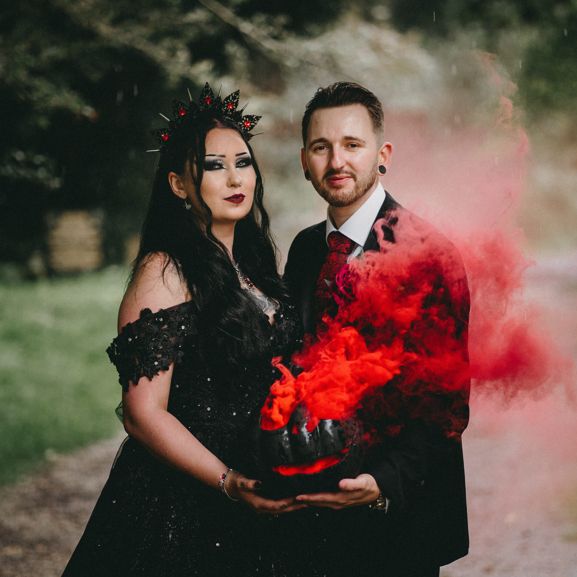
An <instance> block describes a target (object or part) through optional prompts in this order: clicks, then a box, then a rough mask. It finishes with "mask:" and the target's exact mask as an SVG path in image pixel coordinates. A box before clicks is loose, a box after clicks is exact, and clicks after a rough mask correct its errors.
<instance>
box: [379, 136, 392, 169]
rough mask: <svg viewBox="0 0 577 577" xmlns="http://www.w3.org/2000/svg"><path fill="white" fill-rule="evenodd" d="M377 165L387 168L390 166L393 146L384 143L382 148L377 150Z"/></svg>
mask: <svg viewBox="0 0 577 577" xmlns="http://www.w3.org/2000/svg"><path fill="white" fill-rule="evenodd" d="M378 156H379V157H378V163H377V164H379V165H380V164H382V165H384V166H386V167H387V168H388V167H389V165H390V164H391V159H392V157H393V145H392V144H391V143H390V142H385V143H384V144H383V146H381V148H380V149H379V155H378Z"/></svg>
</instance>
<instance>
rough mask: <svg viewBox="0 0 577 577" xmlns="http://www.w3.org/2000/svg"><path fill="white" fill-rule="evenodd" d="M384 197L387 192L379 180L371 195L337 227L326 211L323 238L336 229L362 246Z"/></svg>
mask: <svg viewBox="0 0 577 577" xmlns="http://www.w3.org/2000/svg"><path fill="white" fill-rule="evenodd" d="M386 197H387V193H386V192H385V189H384V188H383V185H382V184H381V183H380V182H379V183H378V184H377V187H376V188H375V190H373V192H372V193H371V196H369V198H367V200H365V202H363V204H362V205H361V206H360V207H359V208H358V209H357V211H356V212H354V213H353V214H352V215H351V216H349V218H347V220H345V222H343V224H342V225H341V227H340V228H338V229H337V228H336V227H335V225H334V224H333V223H332V221H331V219H330V218H329V216H328V213H327V224H326V230H325V239H326V238H327V237H328V236H329V234H330V233H331V232H333V231H335V230H338V231H339V232H340V233H342V234H344V235H345V236H346V237H348V238H350V239H351V240H352V241H353V242H354V243H356V244H357V245H358V246H364V244H365V242H366V241H367V238H368V236H369V233H370V232H371V228H372V227H373V224H374V223H375V220H376V218H377V215H378V214H379V210H380V208H381V206H382V205H383V202H385V198H386Z"/></svg>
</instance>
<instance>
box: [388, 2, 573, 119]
mask: <svg viewBox="0 0 577 577" xmlns="http://www.w3.org/2000/svg"><path fill="white" fill-rule="evenodd" d="M379 4H381V5H386V6H387V7H388V8H389V9H390V15H391V19H392V21H393V23H394V24H395V26H397V27H398V29H399V30H401V31H407V30H410V29H418V30H422V31H423V32H425V33H426V34H427V36H429V37H431V36H433V37H441V38H451V37H455V36H457V35H460V34H461V35H462V34H464V33H471V32H474V31H478V32H480V37H481V46H482V47H483V48H484V49H486V50H489V51H490V52H496V53H497V54H498V55H499V56H500V57H501V58H502V59H503V61H505V62H507V60H508V56H509V54H508V52H509V48H510V42H509V39H510V36H511V35H515V34H519V33H525V35H526V38H527V39H528V40H527V42H526V45H525V46H524V50H523V51H522V54H521V55H520V60H519V62H518V66H517V68H518V69H519V72H518V73H517V74H516V76H517V81H518V83H519V87H520V97H521V99H522V101H523V103H524V104H525V105H526V107H527V108H528V109H529V111H530V112H532V113H533V114H534V115H541V114H545V113H547V112H548V111H549V110H550V109H557V110H561V111H566V112H571V111H572V109H573V107H574V100H575V96H574V95H575V91H576V90H577V42H576V41H575V37H576V35H577V1H576V0H552V1H551V2H540V1H538V0H471V1H469V2H462V1H460V0H432V1H427V0H384V1H381V2H380V3H379ZM509 64H510V67H511V68H512V64H513V63H511V62H509Z"/></svg>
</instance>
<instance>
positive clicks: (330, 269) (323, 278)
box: [315, 231, 355, 323]
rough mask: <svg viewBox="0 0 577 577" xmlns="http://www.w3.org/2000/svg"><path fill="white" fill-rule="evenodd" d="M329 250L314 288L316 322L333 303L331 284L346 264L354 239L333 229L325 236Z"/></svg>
mask: <svg viewBox="0 0 577 577" xmlns="http://www.w3.org/2000/svg"><path fill="white" fill-rule="evenodd" d="M327 242H328V245H329V252H328V253H327V258H326V260H325V262H324V264H323V266H322V267H321V270H320V273H319V278H318V279H317V285H316V289H315V309H316V318H317V323H319V322H320V321H321V320H322V317H323V315H324V314H325V313H326V312H329V311H330V310H331V309H332V308H333V305H334V300H333V285H334V281H335V278H336V276H337V274H338V272H339V271H340V270H341V268H343V266H345V264H347V257H348V256H349V253H350V252H351V249H352V248H353V246H354V244H355V243H354V241H352V240H351V239H350V238H348V237H346V236H345V235H344V234H343V233H341V232H338V231H333V232H331V233H330V234H329V236H328V238H327Z"/></svg>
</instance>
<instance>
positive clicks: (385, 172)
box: [379, 164, 387, 174]
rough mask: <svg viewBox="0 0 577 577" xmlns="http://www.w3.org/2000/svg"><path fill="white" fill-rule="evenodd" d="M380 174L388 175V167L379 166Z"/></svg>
mask: <svg viewBox="0 0 577 577" xmlns="http://www.w3.org/2000/svg"><path fill="white" fill-rule="evenodd" d="M379 172H380V173H381V174H387V167H386V166H385V165H384V164H379Z"/></svg>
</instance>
